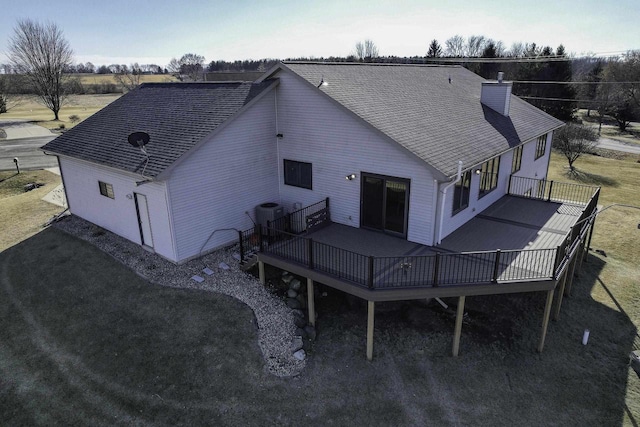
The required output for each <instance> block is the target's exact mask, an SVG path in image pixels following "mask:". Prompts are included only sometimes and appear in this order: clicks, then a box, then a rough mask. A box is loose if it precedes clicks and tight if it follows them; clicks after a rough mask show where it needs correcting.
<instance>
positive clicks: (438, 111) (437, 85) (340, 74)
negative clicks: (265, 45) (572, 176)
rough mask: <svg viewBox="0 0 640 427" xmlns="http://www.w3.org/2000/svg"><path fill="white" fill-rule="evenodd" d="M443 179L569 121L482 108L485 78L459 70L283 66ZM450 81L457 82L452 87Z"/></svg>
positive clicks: (518, 107)
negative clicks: (503, 114)
mask: <svg viewBox="0 0 640 427" xmlns="http://www.w3.org/2000/svg"><path fill="white" fill-rule="evenodd" d="M284 68H288V69H289V70H291V71H293V72H294V73H295V74H297V75H299V76H301V77H302V78H303V79H305V80H307V81H308V82H309V83H310V84H312V85H313V86H314V87H317V86H318V84H319V83H320V81H321V80H324V81H325V82H326V83H327V85H326V86H321V87H320V88H318V90H319V91H322V92H324V93H325V94H327V95H328V96H330V97H331V98H333V99H334V100H335V101H337V102H338V103H340V104H342V105H343V106H344V107H346V108H348V109H349V110H351V111H352V112H354V113H355V114H356V115H358V116H359V117H360V118H362V119H363V120H365V121H366V122H368V123H369V124H370V125H372V126H373V127H375V128H376V129H378V130H379V131H381V132H382V133H384V134H386V135H387V136H388V137H390V138H391V139H393V140H395V141H396V142H397V143H399V144H401V145H402V146H404V147H405V148H407V149H408V150H409V151H410V152H412V153H414V154H415V155H416V156H418V157H419V158H421V159H422V160H424V161H425V162H426V163H428V164H430V165H431V166H432V167H433V168H434V169H436V170H438V171H440V172H441V173H442V174H443V175H445V176H452V175H454V174H455V173H456V170H457V163H458V161H459V160H462V162H463V165H464V167H465V168H470V167H472V166H473V165H477V164H479V163H481V162H483V161H485V160H487V159H489V158H491V157H494V156H496V155H497V154H500V153H502V152H504V151H507V150H509V148H512V147H515V146H516V145H518V144H521V143H522V142H526V141H528V140H530V139H532V138H536V137H538V136H540V135H542V134H545V133H546V132H548V131H550V130H552V129H555V128H557V127H559V126H561V125H562V124H563V123H562V122H561V121H559V120H557V119H555V118H553V117H552V116H550V115H548V114H547V113H545V112H543V111H542V110H539V109H538V108H536V107H534V106H532V105H530V104H528V103H527V102H525V101H523V100H521V99H519V98H517V97H516V96H513V95H512V97H511V108H510V115H509V117H504V116H502V115H501V114H499V113H497V112H495V111H493V110H492V109H490V108H488V107H486V106H483V105H482V104H481V103H480V94H481V87H482V82H483V81H485V80H484V79H483V78H482V77H480V76H478V75H476V74H474V73H472V72H471V71H468V70H466V69H465V68H463V67H460V66H437V65H436V66H429V65H396V64H394V65H390V64H389V65H386V64H344V63H343V64H339V63H338V64H322V63H295V62H288V63H284ZM449 78H451V83H449Z"/></svg>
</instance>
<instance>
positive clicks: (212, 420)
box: [0, 229, 639, 426]
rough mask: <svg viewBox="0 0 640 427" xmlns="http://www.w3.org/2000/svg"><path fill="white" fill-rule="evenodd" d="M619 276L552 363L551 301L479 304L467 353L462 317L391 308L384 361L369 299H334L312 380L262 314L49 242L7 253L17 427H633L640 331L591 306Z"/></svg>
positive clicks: (417, 305) (322, 305) (579, 299)
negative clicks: (287, 375) (371, 332)
mask: <svg viewBox="0 0 640 427" xmlns="http://www.w3.org/2000/svg"><path fill="white" fill-rule="evenodd" d="M141 250H142V249H141ZM131 256H132V257H136V256H137V254H136V252H135V251H132V253H131ZM603 266H604V262H603V261H602V260H601V259H599V258H597V257H594V256H589V259H588V263H587V264H584V269H583V272H582V273H581V275H580V277H579V278H578V279H577V280H576V282H575V283H574V285H573V296H572V297H571V298H568V299H566V300H565V301H564V302H563V305H562V313H561V319H560V321H558V322H553V323H552V325H551V326H550V329H549V334H548V336H547V344H546V346H545V351H544V352H543V353H542V354H538V353H536V351H535V348H536V345H537V342H538V339H539V335H540V323H541V319H542V311H543V307H544V301H545V295H544V293H543V292H537V293H527V294H515V295H494V296H485V297H468V298H467V308H468V310H467V311H468V313H469V314H468V317H467V318H465V323H464V326H463V329H462V331H463V335H462V340H461V355H460V357H458V358H453V357H450V350H451V339H452V334H453V325H454V318H455V316H454V313H455V311H454V310H445V309H442V308H438V307H439V305H438V304H437V303H435V302H433V301H432V302H431V304H427V303H426V302H424V301H411V302H397V303H388V304H387V303H379V304H376V323H375V345H374V360H373V361H372V362H369V361H367V360H366V357H365V342H366V340H365V336H366V324H367V320H366V319H367V312H366V304H363V303H362V301H361V300H358V299H355V300H351V301H350V300H349V299H347V298H345V297H344V295H343V294H341V293H340V292H339V291H336V290H333V289H331V288H327V287H323V289H322V292H327V296H326V297H318V299H317V308H318V314H319V317H318V324H317V325H318V339H317V341H316V342H315V344H314V345H313V346H312V347H311V348H310V349H309V350H310V358H309V359H308V365H307V368H306V369H305V371H303V373H302V374H301V375H300V376H299V377H297V378H292V379H281V378H275V377H272V376H270V375H268V374H266V373H265V372H264V370H263V365H264V364H263V361H262V358H261V355H260V350H259V347H258V345H257V331H256V326H255V322H254V318H253V315H252V313H251V311H250V310H249V309H248V308H247V307H246V306H244V305H242V304H240V303H238V302H237V301H235V300H233V299H231V298H227V297H224V296H221V295H218V294H214V293H209V292H203V291H194V290H185V289H170V288H162V287H159V286H154V285H150V284H149V283H148V282H146V281H144V280H141V279H140V278H139V277H138V276H136V275H135V274H134V273H132V272H131V271H129V270H128V269H126V268H124V267H123V266H122V265H120V264H118V263H117V262H115V261H114V260H113V259H112V258H111V257H109V256H107V255H105V254H104V253H102V252H100V251H98V250H97V249H96V248H94V247H93V246H91V245H89V244H87V243H84V242H81V241H79V240H78V239H75V238H73V237H71V236H69V235H66V234H64V233H62V232H60V231H58V230H55V229H48V230H45V231H43V232H42V233H40V234H38V235H36V236H34V237H32V238H30V239H28V240H26V241H24V242H22V243H20V244H18V245H16V246H14V247H13V248H10V249H8V250H6V251H5V252H2V253H0V301H2V302H3V303H2V304H0V324H2V328H0V385H1V386H0V407H2V408H10V409H9V410H3V411H0V424H3V425H34V424H40V425H52V424H65V425H112V424H117V423H122V424H162V425H176V424H181V425H203V424H208V425H211V424H235V425H265V424H278V425H302V424H308V425H349V424H353V425H398V426H404V425H546V424H555V425H621V424H622V423H623V418H624V416H625V415H624V414H625V412H626V413H627V416H628V418H629V419H631V420H634V421H633V422H635V420H637V418H638V413H639V412H638V411H639V409H638V408H637V407H633V406H632V407H631V408H627V407H626V406H625V389H626V387H627V383H626V381H627V372H628V369H629V368H628V365H627V361H628V353H629V351H630V349H631V347H632V345H633V341H634V339H635V338H636V336H637V331H636V329H635V327H634V326H633V324H632V323H631V322H630V321H629V319H628V317H627V316H626V315H625V314H624V313H621V312H619V311H618V310H615V309H612V308H610V307H608V306H606V305H604V304H601V303H599V302H597V301H595V300H594V299H593V298H592V297H591V291H592V289H593V287H594V286H601V285H600V282H598V280H597V279H598V276H599V273H600V271H601V269H602V267H603ZM320 287H321V286H320V285H318V288H320ZM447 302H449V303H450V308H451V307H453V305H454V303H455V299H448V300H447ZM584 328H590V329H591V331H592V335H591V340H590V342H589V344H588V345H587V346H583V345H582V344H581V342H580V340H581V337H582V331H583V330H584ZM629 414H630V415H629ZM634 414H635V415H634ZM634 417H635V418H634Z"/></svg>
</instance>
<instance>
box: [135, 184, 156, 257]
mask: <svg viewBox="0 0 640 427" xmlns="http://www.w3.org/2000/svg"><path fill="white" fill-rule="evenodd" d="M133 194H134V195H135V199H136V211H137V213H138V225H139V226H140V238H141V240H142V244H143V245H145V246H149V247H150V248H152V247H153V237H152V235H151V221H150V220H149V206H148V205H147V196H145V195H144V194H138V193H133Z"/></svg>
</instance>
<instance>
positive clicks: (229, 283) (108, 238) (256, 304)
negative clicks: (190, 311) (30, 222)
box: [54, 216, 306, 377]
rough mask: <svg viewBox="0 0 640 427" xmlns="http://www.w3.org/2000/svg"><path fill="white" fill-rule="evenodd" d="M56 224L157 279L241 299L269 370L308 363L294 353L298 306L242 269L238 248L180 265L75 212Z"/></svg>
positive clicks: (289, 370)
mask: <svg viewBox="0 0 640 427" xmlns="http://www.w3.org/2000/svg"><path fill="white" fill-rule="evenodd" d="M54 226H55V227H56V228H58V229H60V230H63V231H65V232H67V233H69V234H71V235H74V236H76V237H78V238H80V239H82V240H85V241H87V242H89V243H92V244H93V245H95V246H96V247H98V248H100V249H101V250H102V251H104V252H106V253H107V254H109V255H111V256H112V257H114V258H115V259H117V260H118V261H120V262H122V263H123V264H124V265H126V266H127V267H129V268H131V269H132V270H133V271H135V272H136V273H137V274H139V275H140V276H142V277H144V278H145V279H147V280H149V281H150V282H152V283H155V284H158V285H162V286H168V287H174V288H188V289H199V290H204V291H210V292H211V291H212V292H220V293H222V294H225V295H229V296H231V297H234V298H236V299H238V300H239V301H242V302H243V303H245V304H246V305H247V306H249V308H251V310H253V313H254V314H255V316H256V320H257V323H258V340H259V345H260V348H261V350H262V354H263V357H264V359H265V362H266V366H265V368H266V369H267V370H268V372H270V373H271V374H273V375H276V376H281V377H286V376H293V375H297V374H299V373H300V372H301V371H302V369H303V368H304V367H305V364H306V362H305V360H298V359H297V358H295V357H294V356H293V353H294V352H295V351H296V350H299V349H298V348H294V347H295V346H294V347H292V345H293V343H294V336H295V324H294V314H293V310H291V309H290V308H288V307H287V306H286V304H285V303H284V301H283V300H281V299H279V298H277V297H276V296H274V295H273V294H272V293H271V292H269V290H267V289H266V288H265V287H264V285H262V284H261V283H260V281H259V280H258V279H256V278H254V277H253V276H251V275H249V274H247V273H245V272H243V271H242V270H240V268H239V263H238V261H237V260H236V259H235V258H234V257H233V255H234V253H236V250H237V248H235V247H230V248H227V249H221V250H218V251H215V252H213V253H210V254H208V255H205V256H204V257H202V258H199V259H197V260H193V261H189V262H187V263H185V264H181V265H175V264H173V263H171V262H169V261H167V260H165V259H163V258H161V257H160V256H158V255H156V254H154V253H151V252H148V251H146V250H144V249H143V248H142V247H141V246H139V245H136V244H134V243H133V242H130V241H128V240H126V239H124V238H122V237H120V236H117V235H115V234H113V233H111V232H109V231H107V230H104V229H102V228H100V227H98V226H96V225H94V224H91V223H89V222H87V221H85V220H83V219H81V218H78V217H75V216H68V217H65V218H64V219H63V220H61V221H59V222H57V223H55V224H54ZM221 263H224V264H226V265H227V266H228V269H224V268H220V265H221ZM205 267H208V268H210V269H211V270H213V274H211V275H207V274H205V273H204V272H203V269H204V268H205ZM195 275H198V276H200V277H202V278H204V281H202V282H201V283H198V282H196V281H194V280H193V279H192V277H193V276H195ZM239 356H240V357H241V355H239Z"/></svg>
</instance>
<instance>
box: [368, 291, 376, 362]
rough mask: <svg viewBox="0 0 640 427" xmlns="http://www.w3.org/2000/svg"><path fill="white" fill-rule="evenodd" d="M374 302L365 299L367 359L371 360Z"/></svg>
mask: <svg viewBox="0 0 640 427" xmlns="http://www.w3.org/2000/svg"><path fill="white" fill-rule="evenodd" d="M375 308H376V303H375V302H374V301H367V360H373V324H374V315H375Z"/></svg>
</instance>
